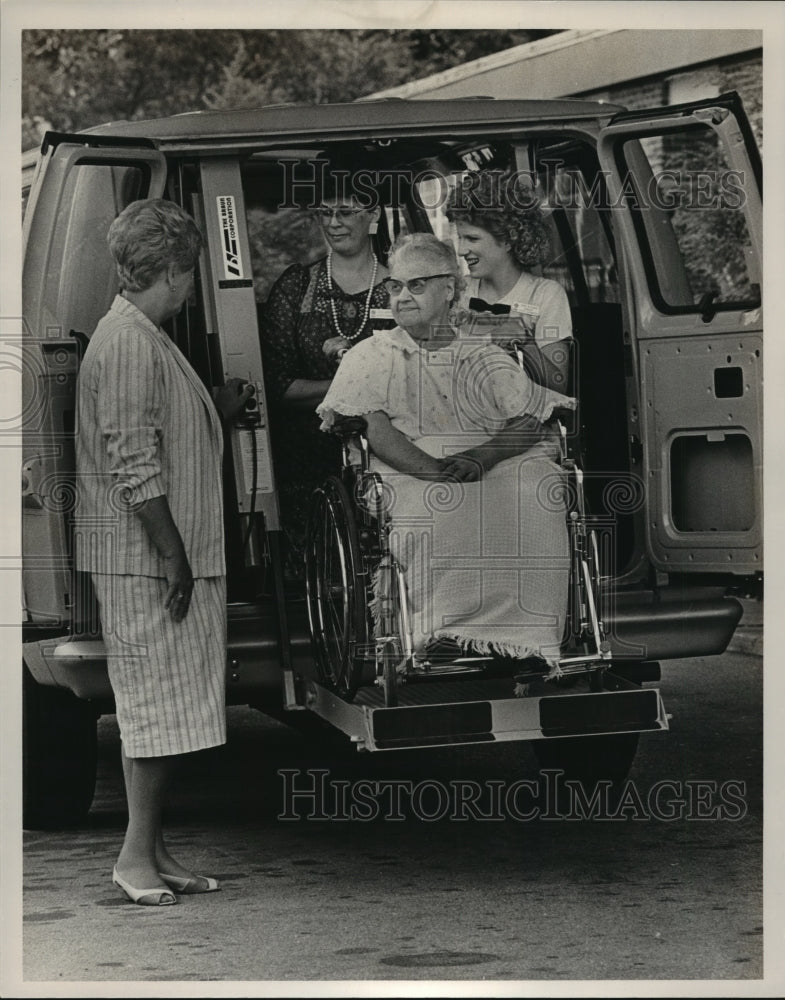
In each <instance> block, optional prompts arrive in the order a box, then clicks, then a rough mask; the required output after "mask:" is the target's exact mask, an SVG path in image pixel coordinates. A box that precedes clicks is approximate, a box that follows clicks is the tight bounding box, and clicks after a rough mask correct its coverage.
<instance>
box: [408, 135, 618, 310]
mask: <svg viewBox="0 0 785 1000" xmlns="http://www.w3.org/2000/svg"><path fill="white" fill-rule="evenodd" d="M488 149H489V150H491V147H488ZM575 152H576V155H578V156H579V158H580V160H581V163H580V164H579V163H577V162H572V161H571V160H570V159H569V158H568V157H564V156H563V155H560V156H556V155H555V154H554V156H553V158H543V159H541V160H540V161H539V163H538V169H537V171H536V178H534V180H535V185H534V193H535V195H536V196H537V199H538V201H539V203H540V206H541V207H542V210H543V214H544V216H545V221H546V224H547V225H548V229H549V232H550V253H549V255H548V257H547V259H546V260H545V261H544V262H543V264H542V265H541V267H538V268H535V269H534V270H535V271H537V273H541V274H542V275H543V276H544V277H546V278H551V279H553V280H554V281H558V282H559V283H560V284H561V285H562V287H563V288H564V289H565V291H566V292H567V296H568V298H569V299H570V303H571V305H573V306H577V305H587V304H589V303H598V302H619V288H618V280H617V273H616V260H615V255H614V251H613V247H612V245H611V242H610V222H609V220H608V219H607V215H608V213H607V211H606V212H605V218H603V216H602V212H601V210H602V209H603V208H605V207H606V206H605V203H604V199H603V198H601V199H600V203H598V199H597V190H598V189H597V180H596V178H597V176H598V171H599V167H598V165H597V163H596V158H595V160H594V164H593V169H592V170H591V171H590V173H591V177H589V178H587V177H586V176H585V175H584V173H583V170H584V169H585V166H586V164H585V162H584V161H586V160H587V158H588V157H587V149H586V148H585V147H583V146H582V145H580V148H578V147H576V148H575ZM486 158H487V159H489V160H490V159H493V157H492V150H491V151H489V153H488V155H487V157H486ZM464 159H466V157H464ZM494 162H495V161H494ZM515 162H516V163H517V164H522V163H528V162H529V161H528V156H527V152H526V148H525V147H516V149H515ZM469 165H470V168H471V169H478V168H479V167H482V166H486V164H485V162H483V163H481V164H479V165H478V166H476V167H475V164H474V162H473V161H472V162H471V163H470V164H469ZM509 167H510V168H512V164H509ZM495 168H496V167H495ZM470 172H471V170H465V171H462V172H455V173H450V174H447V175H445V176H440V177H438V178H437V177H432V178H427V179H425V180H422V181H418V182H417V183H416V185H415V188H416V199H417V202H418V204H420V205H422V206H424V207H425V210H426V212H427V215H428V221H429V223H430V225H431V229H432V230H433V232H434V233H435V235H436V236H438V237H439V239H442V240H449V239H451V240H453V241H454V242H455V243H456V246H457V236H456V233H455V227H454V225H452V224H451V223H450V222H449V220H448V219H447V216H446V213H445V210H444V206H445V205H446V203H447V201H448V195H449V192H450V191H452V189H453V188H454V187H455V186H456V185H457V184H458V183H459V182H460V181H461V179H462V178H463V177H465V176H466V175H467V174H468V173H470ZM519 174H520V176H521V179H522V183H527V181H528V178H530V177H531V176H532V173H531V171H530V170H529V169H528V168H523V169H522V170H520V169H519Z"/></svg>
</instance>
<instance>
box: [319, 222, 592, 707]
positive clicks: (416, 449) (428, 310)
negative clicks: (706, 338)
mask: <svg viewBox="0 0 785 1000" xmlns="http://www.w3.org/2000/svg"><path fill="white" fill-rule="evenodd" d="M389 266H390V276H389V278H388V279H387V281H386V283H387V287H388V291H389V293H390V307H391V309H392V312H393V316H394V318H395V320H396V322H397V323H398V326H397V327H396V328H395V329H393V330H389V331H380V332H378V333H375V334H374V336H373V337H371V338H369V339H368V340H366V341H364V342H363V343H360V344H358V345H357V346H355V347H353V348H352V349H351V350H350V351H349V352H348V353H347V354H346V355H345V357H344V358H343V360H342V362H341V365H340V367H339V369H338V373H337V375H336V376H335V379H334V381H333V383H332V385H331V387H330V389H329V391H328V393H327V396H326V397H325V399H324V401H323V403H322V404H321V405H320V406H319V408H318V411H317V412H318V414H319V415H320V417H321V418H322V429H323V430H325V431H333V432H337V433H339V434H340V435H341V436H342V437H343V438H344V455H345V463H344V472H343V474H342V476H341V477H340V478H339V477H333V478H332V479H331V480H330V481H328V482H327V483H325V484H324V486H323V487H322V488H321V489H320V490H318V491H317V492H316V494H315V495H314V504H313V508H312V512H311V521H310V529H309V541H308V546H307V551H308V557H307V578H308V595H309V600H308V607H309V614H310V617H311V627H312V633H313V635H314V637H315V641H316V646H317V658H318V661H319V665H320V673H321V677H322V680H323V681H324V682H325V683H327V684H328V686H330V687H331V688H332V689H333V690H334V691H336V693H338V694H339V695H340V696H342V697H344V698H352V697H353V696H354V695H355V693H356V691H357V688H358V686H359V685H361V684H363V683H372V682H373V681H374V680H375V681H376V682H378V683H380V684H383V686H384V688H385V694H386V703H387V704H388V705H390V704H395V703H396V695H395V689H396V685H397V684H399V683H401V681H404V680H408V679H414V678H419V677H424V676H427V677H434V676H443V675H444V674H449V675H453V674H457V673H459V672H476V671H494V672H498V670H499V669H504V668H505V666H506V668H507V669H508V670H509V673H510V674H511V675H512V676H519V675H528V674H538V675H539V676H546V677H547V676H551V677H552V676H555V675H558V673H559V660H560V648H561V644H562V639H563V634H564V628H565V619H566V616H567V605H568V590H569V577H570V559H571V555H570V546H569V540H568V530H567V522H566V517H565V514H566V508H565V496H564V492H565V491H564V481H563V472H562V470H561V468H560V466H559V464H558V457H559V440H558V434H557V433H556V432H555V430H554V417H555V416H558V413H559V412H560V411H562V412H563V411H568V410H571V409H574V407H575V400H574V399H571V398H568V397H566V396H563V395H561V394H559V393H557V392H554V391H553V390H551V389H547V388H544V387H543V386H540V385H538V384H537V383H535V382H534V381H533V380H532V379H530V378H529V377H528V376H527V375H526V374H525V372H524V371H523V370H522V368H521V367H520V366H519V365H518V364H516V362H515V361H514V360H513V359H512V358H511V357H510V356H509V355H508V354H507V353H506V352H505V351H504V350H502V348H500V347H498V346H496V345H495V344H493V343H492V342H491V339H490V335H489V332H488V328H487V327H483V326H474V327H468V328H467V327H461V328H460V329H459V328H456V326H454V325H453V324H452V323H451V311H452V308H453V305H454V303H455V302H456V300H457V298H458V295H459V294H460V291H461V287H462V279H461V277H460V269H459V265H458V261H457V258H456V255H455V252H454V250H453V249H452V247H451V246H448V245H447V244H445V243H442V242H441V241H439V240H438V239H436V237H434V236H432V235H430V234H424V233H415V234H412V235H408V236H404V237H402V238H399V240H398V241H397V242H396V243H395V245H394V246H393V248H392V250H391V251H390V256H389ZM360 431H361V432H362V433H358V432H360Z"/></svg>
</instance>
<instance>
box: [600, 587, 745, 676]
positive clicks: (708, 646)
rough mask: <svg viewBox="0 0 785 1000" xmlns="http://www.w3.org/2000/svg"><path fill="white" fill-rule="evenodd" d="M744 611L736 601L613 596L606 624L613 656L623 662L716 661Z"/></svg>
mask: <svg viewBox="0 0 785 1000" xmlns="http://www.w3.org/2000/svg"><path fill="white" fill-rule="evenodd" d="M743 610H744V609H743V607H742V605H741V603H740V602H739V601H737V600H736V598H735V597H713V598H705V597H697V596H696V597H693V598H688V599H685V598H683V597H675V596H673V597H672V596H671V595H669V594H667V593H663V592H659V593H658V594H655V593H654V592H652V591H636V592H634V593H622V594H616V595H615V597H614V600H613V603H612V605H611V607H610V608H609V613H608V615H607V618H606V625H607V632H608V641H609V643H610V646H611V652H612V653H613V655H614V657H616V658H618V659H622V660H623V659H636V660H637V659H644V660H673V659H683V658H685V657H689V656H716V655H717V654H719V653H724V652H725V650H726V649H727V648H728V643H729V642H730V641H731V639H732V637H733V633H734V632H735V630H736V626H737V625H738V624H739V620H740V619H741V616H742V613H743Z"/></svg>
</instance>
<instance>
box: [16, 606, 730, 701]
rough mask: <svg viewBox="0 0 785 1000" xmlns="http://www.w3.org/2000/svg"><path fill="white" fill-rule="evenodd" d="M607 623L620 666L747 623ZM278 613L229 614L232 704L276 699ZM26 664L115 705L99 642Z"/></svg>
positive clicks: (303, 634)
mask: <svg viewBox="0 0 785 1000" xmlns="http://www.w3.org/2000/svg"><path fill="white" fill-rule="evenodd" d="M604 603H605V604H606V606H607V611H606V612H605V619H604V620H605V624H606V629H607V637H608V642H609V643H610V647H611V652H612V654H613V656H614V658H615V659H617V660H620V661H622V662H623V661H624V660H668V659H682V658H685V657H690V656H713V655H717V654H719V653H723V652H725V650H726V649H727V646H728V643H729V642H730V640H731V638H732V636H733V633H734V631H735V629H736V626H737V625H738V623H739V620H740V618H741V616H742V611H743V608H742V605H741V604H740V602H739V601H737V600H736V599H735V598H731V597H716V596H713V597H705V596H700V595H697V596H694V597H692V598H690V599H685V598H684V597H683V596H681V595H680V597H679V598H676V597H675V596H671V595H666V596H665V597H663V596H662V594H660V595H655V594H654V593H653V592H652V591H635V592H627V593H618V594H615V595H613V599H612V601H611V600H610V599H606V601H605V602H604ZM291 610H292V613H291V615H290V619H289V627H290V640H291V646H292V658H293V662H294V667H295V671H296V672H297V673H301V674H303V675H304V676H305V677H307V678H312V677H313V676H314V673H313V662H312V658H311V653H310V640H309V638H308V631H307V626H306V622H305V614H304V607H303V606H302V605H295V606H293V607H292V609H291ZM276 633H277V629H276V622H275V619H274V616H273V614H272V609H268V608H260V607H258V606H257V607H255V608H252V607H251V606H248V607H247V608H244V609H242V610H240V609H239V608H238V609H232V608H230V610H229V647H228V651H227V700H228V701H229V703H230V704H249V703H253V702H254V701H255V700H260V699H264V697H265V696H266V697H268V698H269V697H270V696H271V695H276V696H277V695H278V694H279V692H280V690H281V663H280V655H279V651H278V640H277V637H276ZM23 656H24V661H25V663H26V664H27V666H28V669H29V670H30V672H31V673H32V675H33V677H34V678H35V680H36V681H37V682H38V683H39V684H43V685H45V686H48V687H52V686H54V687H64V688H68V689H69V690H71V691H73V692H74V694H75V695H76V696H77V697H78V698H83V699H94V700H99V701H100V700H111V699H112V689H111V686H110V684H109V676H108V672H107V668H106V650H105V648H104V644H103V641H102V640H101V639H95V638H93V637H90V638H87V637H80V636H73V637H60V638H55V639H52V638H48V639H45V640H42V641H39V642H26V643H25V644H24V645H23Z"/></svg>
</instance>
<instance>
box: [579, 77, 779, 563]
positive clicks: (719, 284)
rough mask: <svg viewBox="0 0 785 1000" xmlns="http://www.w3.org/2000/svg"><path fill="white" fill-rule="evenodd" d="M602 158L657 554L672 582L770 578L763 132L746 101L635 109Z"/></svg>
mask: <svg viewBox="0 0 785 1000" xmlns="http://www.w3.org/2000/svg"><path fill="white" fill-rule="evenodd" d="M598 152H599V157H600V162H601V165H602V168H603V170H604V171H605V172H606V176H607V180H608V190H609V195H610V198H611V203H612V207H613V209H614V211H613V213H612V215H613V217H614V218H615V219H616V225H617V236H618V239H619V243H620V245H621V246H622V247H623V248H624V249H623V253H622V255H621V257H622V262H623V267H624V280H625V288H626V293H625V300H626V301H625V308H626V315H625V333H626V332H627V331H629V333H630V340H631V345H632V348H633V357H634V361H635V364H636V368H637V375H638V379H639V384H640V413H638V414H636V413H633V414H632V422H631V427H630V433H631V435H632V436H633V442H632V443H633V446H635V447H638V446H639V445H642V451H643V463H644V470H645V476H646V504H647V507H646V513H647V517H646V538H647V548H648V552H649V557H650V559H651V561H652V564H653V566H654V567H655V568H656V569H657V570H660V571H663V572H671V573H711V574H716V573H722V574H733V575H735V576H739V575H744V576H751V575H754V574H759V573H760V572H761V571H762V569H763V553H762V537H763V524H762V499H763V489H762V437H763V433H762V426H763V415H762V364H763V362H762V346H763V345H762V334H763V319H762V308H761V284H762V279H761V269H762V262H761V248H762V195H761V161H760V154H759V152H758V148H757V146H756V143H755V140H754V137H753V134H752V131H751V129H750V126H749V123H748V121H747V119H746V117H745V115H744V112H743V110H742V107H741V103H740V101H739V99H738V96H737V95H735V94H729V95H724V96H721V97H718V98H716V99H713V100H705V101H700V102H696V103H693V104H685V105H679V106H673V107H671V108H665V109H662V108H659V109H656V110H653V111H634V112H625V113H620V114H617V115H616V116H615V117H614V118H612V119H611V121H610V122H609V124H608V125H607V126H606V127H605V128H604V129H603V130H602V131H601V133H600V139H599V145H598ZM636 423H637V427H636ZM636 437H637V438H638V441H635V438H636Z"/></svg>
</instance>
